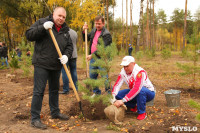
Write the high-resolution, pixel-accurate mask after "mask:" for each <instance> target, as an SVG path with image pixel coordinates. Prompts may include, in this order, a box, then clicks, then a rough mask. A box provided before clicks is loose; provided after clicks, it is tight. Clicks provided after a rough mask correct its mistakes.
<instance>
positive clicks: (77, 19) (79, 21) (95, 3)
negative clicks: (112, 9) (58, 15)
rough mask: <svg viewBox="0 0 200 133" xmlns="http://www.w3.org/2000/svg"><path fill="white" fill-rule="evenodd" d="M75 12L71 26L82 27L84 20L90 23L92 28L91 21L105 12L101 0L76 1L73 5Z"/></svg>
mask: <svg viewBox="0 0 200 133" xmlns="http://www.w3.org/2000/svg"><path fill="white" fill-rule="evenodd" d="M71 9H72V11H73V12H75V13H74V16H73V18H72V21H71V22H72V23H71V26H72V27H75V28H78V27H79V28H82V26H83V24H84V22H87V23H88V26H89V28H90V29H91V28H92V25H91V22H92V21H94V18H95V17H96V16H97V15H101V14H102V13H103V6H102V4H101V3H100V1H99V0H87V1H83V3H81V1H75V2H74V3H73V6H72V7H71Z"/></svg>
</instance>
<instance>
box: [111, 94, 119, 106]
mask: <svg viewBox="0 0 200 133" xmlns="http://www.w3.org/2000/svg"><path fill="white" fill-rule="evenodd" d="M112 96H113V98H112V99H110V103H111V104H113V103H115V101H116V100H117V99H116V98H115V95H112Z"/></svg>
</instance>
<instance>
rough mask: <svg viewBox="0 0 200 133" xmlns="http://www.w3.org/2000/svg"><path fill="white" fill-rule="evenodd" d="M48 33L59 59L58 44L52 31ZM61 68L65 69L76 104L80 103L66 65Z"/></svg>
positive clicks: (60, 54)
mask: <svg viewBox="0 0 200 133" xmlns="http://www.w3.org/2000/svg"><path fill="white" fill-rule="evenodd" d="M49 33H50V35H51V38H52V40H53V43H54V46H55V47H56V50H57V52H58V55H59V57H60V58H61V57H62V53H61V51H60V48H59V46H58V43H57V41H56V39H55V36H54V34H53V32H52V29H49ZM63 67H64V69H65V72H66V74H67V77H68V78H69V82H70V84H71V86H72V89H73V91H74V93H75V95H76V99H77V101H78V102H80V98H79V95H78V93H77V90H76V88H75V86H74V82H73V81H72V77H71V75H70V73H69V71H68V69H67V65H66V64H63Z"/></svg>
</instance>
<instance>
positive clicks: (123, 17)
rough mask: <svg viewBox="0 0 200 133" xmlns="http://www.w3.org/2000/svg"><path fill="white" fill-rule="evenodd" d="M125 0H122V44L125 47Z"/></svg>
mask: <svg viewBox="0 0 200 133" xmlns="http://www.w3.org/2000/svg"><path fill="white" fill-rule="evenodd" d="M123 9H124V6H123V0H122V46H123V47H124V15H123Z"/></svg>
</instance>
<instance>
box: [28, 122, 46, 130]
mask: <svg viewBox="0 0 200 133" xmlns="http://www.w3.org/2000/svg"><path fill="white" fill-rule="evenodd" d="M31 126H32V127H35V128H39V129H43V130H44V129H47V126H46V125H45V124H43V123H42V122H41V121H39V120H37V121H33V122H31Z"/></svg>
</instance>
